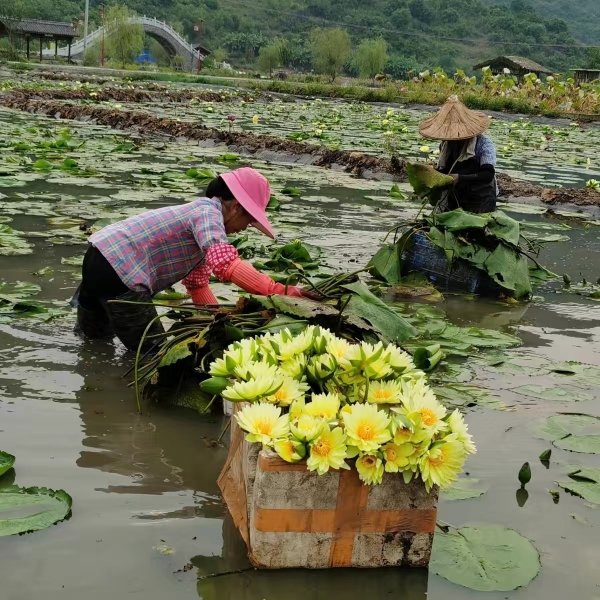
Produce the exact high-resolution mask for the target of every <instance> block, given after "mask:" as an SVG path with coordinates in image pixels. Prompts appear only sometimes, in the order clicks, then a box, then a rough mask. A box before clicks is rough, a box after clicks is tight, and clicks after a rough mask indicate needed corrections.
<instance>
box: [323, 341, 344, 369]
mask: <svg viewBox="0 0 600 600" xmlns="http://www.w3.org/2000/svg"><path fill="white" fill-rule="evenodd" d="M349 351H350V343H349V342H347V341H346V340H343V339H342V338H339V337H332V338H331V339H330V340H329V343H328V344H327V352H329V354H331V355H332V356H333V358H335V360H336V362H337V363H338V364H339V365H342V366H344V365H348V364H349V363H348V359H347V357H348V352H349Z"/></svg>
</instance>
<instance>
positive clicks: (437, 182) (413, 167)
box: [406, 162, 454, 194]
mask: <svg viewBox="0 0 600 600" xmlns="http://www.w3.org/2000/svg"><path fill="white" fill-rule="evenodd" d="M406 172H407V174H408V181H409V183H410V185H412V187H413V189H414V190H415V193H416V194H427V193H428V192H431V190H433V189H441V188H445V187H448V186H451V185H452V184H453V183H454V179H452V177H450V176H449V175H444V174H443V173H440V172H439V171H436V170H435V169H434V168H433V167H432V166H430V165H425V164H423V163H409V162H407V163H406Z"/></svg>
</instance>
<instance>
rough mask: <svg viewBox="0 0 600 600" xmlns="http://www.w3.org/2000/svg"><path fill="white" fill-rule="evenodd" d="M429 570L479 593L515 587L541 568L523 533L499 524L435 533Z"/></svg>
mask: <svg viewBox="0 0 600 600" xmlns="http://www.w3.org/2000/svg"><path fill="white" fill-rule="evenodd" d="M429 569H430V570H431V571H432V572H433V573H436V574H437V575H441V576H442V577H444V578H445V579H448V580H449V581H452V582H453V583H456V584H458V585H462V586H464V587H467V588H470V589H472V590H477V591H480V592H493V591H503V592H507V591H510V590H515V589H517V588H519V587H525V586H526V585H528V584H529V583H530V582H531V581H532V580H533V579H534V578H535V577H536V576H537V574H538V573H539V571H540V555H539V552H538V551H537V549H536V548H535V546H534V545H533V544H532V543H531V542H530V541H529V540H528V539H527V538H525V537H523V536H522V535H521V534H520V533H517V532H516V531H515V530H514V529H509V528H508V527H501V526H499V525H481V526H474V527H463V528H461V529H458V530H457V531H456V533H436V534H435V538H434V541H433V553H432V558H431V563H430V566H429Z"/></svg>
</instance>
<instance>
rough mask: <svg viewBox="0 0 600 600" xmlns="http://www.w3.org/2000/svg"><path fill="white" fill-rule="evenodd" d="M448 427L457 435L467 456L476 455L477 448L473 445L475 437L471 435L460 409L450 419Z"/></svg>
mask: <svg viewBox="0 0 600 600" xmlns="http://www.w3.org/2000/svg"><path fill="white" fill-rule="evenodd" d="M448 425H449V426H450V431H451V432H452V433H454V434H456V437H457V439H458V441H459V442H461V444H462V445H463V446H464V447H465V452H466V453H467V454H475V452H477V448H476V447H475V444H474V443H473V436H472V435H471V434H470V433H469V428H468V427H467V424H466V423H465V420H464V418H463V416H462V415H461V413H460V411H459V410H458V409H457V410H455V411H454V412H453V413H452V414H451V415H450V416H449V417H448Z"/></svg>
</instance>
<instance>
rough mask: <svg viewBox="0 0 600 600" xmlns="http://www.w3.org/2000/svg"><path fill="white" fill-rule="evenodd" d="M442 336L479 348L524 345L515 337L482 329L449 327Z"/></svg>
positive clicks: (493, 330)
mask: <svg viewBox="0 0 600 600" xmlns="http://www.w3.org/2000/svg"><path fill="white" fill-rule="evenodd" d="M440 336H441V337H442V338H445V339H448V340H452V341H453V342H455V343H456V342H458V343H463V344H468V345H470V346H475V347H477V348H510V347H512V346H520V345H521V343H522V342H521V340H520V339H519V338H518V337H516V336H514V335H510V334H508V333H502V332H501V331H496V330H495V329H484V328H481V327H455V326H453V325H449V326H448V327H446V329H444V331H443V332H442V333H441V334H440Z"/></svg>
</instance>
